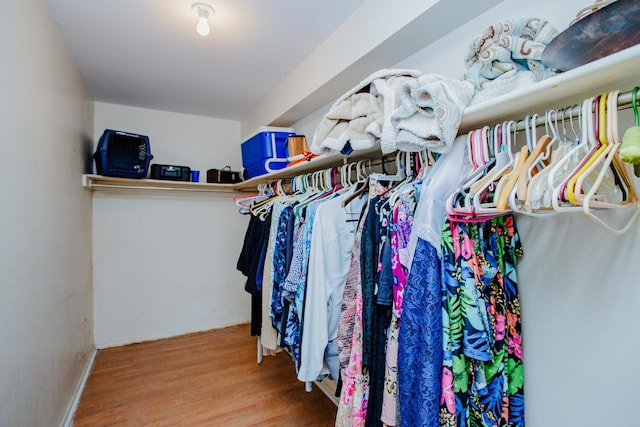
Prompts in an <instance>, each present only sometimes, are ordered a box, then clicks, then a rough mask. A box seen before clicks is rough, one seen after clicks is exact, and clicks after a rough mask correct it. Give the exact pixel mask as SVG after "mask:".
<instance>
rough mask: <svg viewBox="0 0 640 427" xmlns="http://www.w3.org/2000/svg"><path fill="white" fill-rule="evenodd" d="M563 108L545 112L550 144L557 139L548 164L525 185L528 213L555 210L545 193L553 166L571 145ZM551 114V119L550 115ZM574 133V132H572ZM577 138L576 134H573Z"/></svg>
mask: <svg viewBox="0 0 640 427" xmlns="http://www.w3.org/2000/svg"><path fill="white" fill-rule="evenodd" d="M573 108H574V107H570V108H569V112H570V114H572V110H573ZM565 112H566V110H565V109H562V110H555V111H553V112H552V110H550V111H547V113H546V114H545V117H546V122H547V123H548V124H549V127H548V129H549V131H550V133H551V135H552V138H553V139H554V141H552V142H551V143H550V144H554V143H555V142H556V141H558V143H557V145H558V148H556V149H555V150H554V151H553V153H551V159H550V162H549V164H548V165H547V166H546V167H545V168H544V169H542V170H541V171H540V172H538V174H537V175H535V176H533V177H532V178H531V179H530V181H529V184H528V185H527V195H526V199H525V202H524V210H525V211H527V212H528V213H529V214H533V212H534V211H542V212H544V214H545V215H547V214H549V215H552V214H555V213H557V212H556V211H554V210H553V208H552V206H551V203H550V201H549V203H545V194H549V192H550V189H549V185H548V177H549V174H550V173H551V171H552V170H553V168H554V167H556V165H557V164H558V162H559V161H560V159H561V158H562V157H563V156H564V154H565V153H566V152H567V151H568V148H569V147H570V146H571V142H570V141H569V140H568V138H567V130H566V127H565V123H564V116H565ZM552 115H553V119H552V117H551V116H552ZM558 115H560V117H561V118H562V134H563V136H562V138H560V132H559V130H558ZM570 120H571V126H573V117H571V118H570ZM574 134H575V132H574ZM575 136H576V139H577V134H575Z"/></svg>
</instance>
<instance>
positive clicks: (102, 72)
mask: <svg viewBox="0 0 640 427" xmlns="http://www.w3.org/2000/svg"><path fill="white" fill-rule="evenodd" d="M364 1H365V0H323V1H304V0H210V1H208V3H209V4H211V5H212V6H213V8H214V9H215V11H216V13H215V16H213V17H210V19H209V23H210V26H211V34H210V35H209V36H208V37H201V36H200V35H198V34H197V33H196V30H195V26H196V23H197V15H196V14H195V12H193V11H192V10H191V5H192V3H193V1H191V0H44V2H45V4H46V6H47V8H48V10H49V13H50V14H51V17H52V18H53V20H54V22H55V23H56V25H57V26H58V28H59V30H60V33H61V34H62V37H63V39H64V41H65V43H66V45H67V47H68V48H69V51H70V52H71V55H72V57H73V58H74V60H75V62H76V63H77V65H78V67H79V69H80V72H81V73H82V75H83V77H84V79H85V82H86V84H87V87H88V88H89V91H90V92H91V94H92V96H93V97H94V99H95V100H96V101H102V102H109V103H115V104H122V105H130V106H138V107H144V108H152V109H159V110H166V111H175V112H181V113H186V114H195V115H203V116H209V117H218V118H225V119H231V120H238V121H239V120H241V119H242V118H243V117H244V116H245V115H246V114H247V113H248V112H249V111H250V110H251V109H252V108H253V107H254V106H256V105H257V104H259V102H260V101H261V100H262V99H263V98H264V97H265V96H266V95H267V94H268V93H269V92H270V91H271V90H272V89H273V88H274V87H275V86H277V84H278V83H279V82H280V81H282V79H283V78H284V77H285V76H286V75H287V73H288V72H289V71H291V70H292V69H293V68H295V67H296V66H297V65H298V64H300V62H302V61H303V60H304V59H305V58H306V57H307V56H308V55H309V54H311V53H312V52H313V51H314V49H315V48H316V47H317V46H318V45H319V44H320V43H321V42H322V41H323V40H325V39H326V38H327V37H328V36H329V35H330V34H331V33H332V32H333V31H334V30H335V29H336V28H338V26H340V24H341V23H342V22H343V21H344V20H346V19H347V18H348V17H349V15H350V14H351V13H353V11H355V10H356V9H357V8H358V7H359V6H360V5H361V4H362V3H363V2H364Z"/></svg>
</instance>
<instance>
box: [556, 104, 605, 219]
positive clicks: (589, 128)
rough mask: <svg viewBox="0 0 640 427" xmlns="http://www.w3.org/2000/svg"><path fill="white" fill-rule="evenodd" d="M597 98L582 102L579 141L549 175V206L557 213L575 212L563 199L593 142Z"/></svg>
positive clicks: (572, 206)
mask: <svg viewBox="0 0 640 427" xmlns="http://www.w3.org/2000/svg"><path fill="white" fill-rule="evenodd" d="M597 99H598V98H589V99H586V100H584V101H583V102H582V106H581V117H582V120H581V121H580V129H581V132H580V139H579V143H577V144H576V145H575V146H574V147H573V148H572V149H571V150H569V152H568V153H567V154H566V155H565V156H564V157H563V158H562V159H561V160H560V161H559V162H558V164H557V166H556V167H555V168H553V170H552V171H551V172H550V174H549V179H548V184H549V186H550V187H552V188H553V191H552V194H551V205H552V207H553V209H554V210H555V211H557V212H569V211H572V210H575V205H573V204H571V203H569V202H568V200H567V199H566V198H565V197H564V194H565V191H564V190H565V188H566V185H567V183H568V181H569V180H570V179H571V177H572V176H573V174H574V172H575V171H576V170H577V169H579V168H580V166H581V165H582V164H584V162H585V161H586V159H587V158H588V154H589V152H590V151H591V148H590V146H591V144H593V143H594V142H593V141H595V134H594V130H595V129H594V124H593V123H594V114H593V111H592V110H593V105H594V103H595V102H596V100H597Z"/></svg>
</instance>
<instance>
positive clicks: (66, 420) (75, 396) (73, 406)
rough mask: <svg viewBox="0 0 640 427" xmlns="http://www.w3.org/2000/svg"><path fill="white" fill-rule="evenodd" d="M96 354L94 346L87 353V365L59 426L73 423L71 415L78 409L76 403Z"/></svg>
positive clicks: (68, 425) (77, 403)
mask: <svg viewBox="0 0 640 427" xmlns="http://www.w3.org/2000/svg"><path fill="white" fill-rule="evenodd" d="M96 354H98V349H97V348H95V347H94V348H93V350H91V353H90V354H89V360H87V365H86V366H85V367H84V371H83V372H82V377H80V381H78V386H77V387H76V391H75V393H73V400H71V404H70V405H69V409H67V414H66V415H65V417H64V422H63V423H62V425H61V427H71V425H72V424H73V417H74V416H75V415H76V410H77V409H78V405H79V404H80V397H81V396H82V392H83V391H84V386H85V385H86V384H87V379H89V375H90V374H91V370H92V369H93V363H94V362H95V360H96Z"/></svg>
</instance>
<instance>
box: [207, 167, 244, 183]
mask: <svg viewBox="0 0 640 427" xmlns="http://www.w3.org/2000/svg"><path fill="white" fill-rule="evenodd" d="M240 181H242V179H241V178H240V172H236V171H232V170H231V166H225V167H224V168H223V169H209V170H208V171H207V182H208V183H210V184H235V183H237V182H240Z"/></svg>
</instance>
